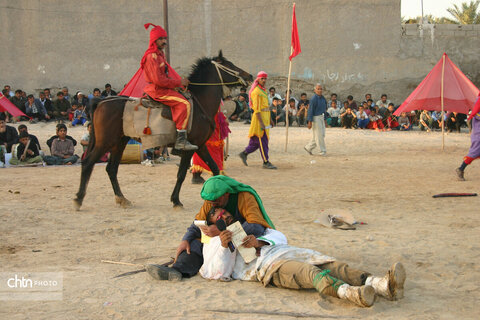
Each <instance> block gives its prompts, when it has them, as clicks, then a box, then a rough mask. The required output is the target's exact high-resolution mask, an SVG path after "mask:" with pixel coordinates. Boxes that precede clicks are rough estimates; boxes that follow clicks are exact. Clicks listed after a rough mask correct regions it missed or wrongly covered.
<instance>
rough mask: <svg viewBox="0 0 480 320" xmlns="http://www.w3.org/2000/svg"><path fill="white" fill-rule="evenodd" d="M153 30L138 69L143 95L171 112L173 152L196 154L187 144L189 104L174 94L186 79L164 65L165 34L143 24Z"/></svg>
mask: <svg viewBox="0 0 480 320" xmlns="http://www.w3.org/2000/svg"><path fill="white" fill-rule="evenodd" d="M150 26H153V29H152V30H151V31H150V43H149V45H148V49H147V51H145V54H144V55H143V58H142V62H141V67H142V69H143V75H144V77H145V80H146V82H147V85H146V86H145V88H144V89H143V90H144V92H145V93H146V94H147V95H148V96H149V97H150V98H152V99H154V100H156V101H158V102H161V103H163V104H165V105H168V106H169V107H170V108H171V110H172V118H173V121H174V122H175V124H176V127H177V141H176V142H175V149H178V150H186V151H190V150H197V149H198V147H197V146H195V145H193V144H191V143H190V142H189V141H188V140H187V125H188V118H189V117H190V108H191V106H190V103H189V102H188V100H187V99H185V97H184V96H183V95H181V94H180V93H179V92H177V91H176V90H175V88H178V87H181V86H184V87H186V86H188V84H189V81H188V79H187V78H183V79H182V78H181V77H180V76H179V75H178V73H176V72H175V70H173V68H172V67H170V65H169V64H168V63H167V60H166V59H165V54H164V53H163V49H164V48H165V47H166V46H167V32H166V31H165V30H164V29H163V28H162V27H160V26H156V25H154V24H152V23H147V24H145V29H148V28H149V27H150Z"/></svg>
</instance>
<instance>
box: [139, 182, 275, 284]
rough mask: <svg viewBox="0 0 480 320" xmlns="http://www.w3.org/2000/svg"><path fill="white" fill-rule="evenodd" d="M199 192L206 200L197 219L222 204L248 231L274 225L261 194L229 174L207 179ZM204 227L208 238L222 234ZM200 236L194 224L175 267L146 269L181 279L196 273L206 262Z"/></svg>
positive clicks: (161, 276)
mask: <svg viewBox="0 0 480 320" xmlns="http://www.w3.org/2000/svg"><path fill="white" fill-rule="evenodd" d="M200 195H201V197H202V199H204V200H205V202H204V203H203V206H202V208H200V212H199V213H198V214H197V215H196V216H195V220H206V219H207V213H208V212H209V211H210V209H211V208H212V207H220V208H225V209H227V210H228V211H229V212H233V213H234V214H233V215H234V217H235V219H236V220H237V221H240V223H241V224H242V227H243V229H244V230H245V232H247V234H253V235H255V236H261V235H262V234H263V233H264V232H265V228H272V229H273V228H275V227H274V225H273V223H272V221H271V220H270V218H269V217H268V215H267V212H266V211H265V208H264V207H263V203H262V200H261V199H260V196H259V195H258V194H257V192H256V191H255V190H254V189H253V188H252V187H250V186H248V185H246V184H243V183H240V182H238V181H236V180H234V179H232V178H230V177H227V176H221V175H219V176H214V177H211V178H210V179H208V180H207V181H205V183H204V184H203V188H202V191H201V193H200ZM201 229H202V231H203V233H204V234H205V235H207V236H209V237H215V236H218V235H219V234H220V231H219V230H218V228H217V227H216V226H215V225H214V224H213V225H210V226H208V227H207V226H202V227H201ZM200 237H201V233H200V228H199V227H197V226H196V225H195V224H193V223H192V225H191V226H190V227H188V229H187V232H186V233H185V235H184V236H183V239H182V242H181V243H180V245H179V246H178V248H177V254H176V258H175V263H174V264H173V265H172V267H171V268H169V267H164V266H160V265H154V266H152V267H151V268H150V269H148V270H147V271H148V273H149V274H150V275H151V276H152V277H153V278H155V279H157V280H179V279H181V278H183V277H187V278H189V277H193V276H194V275H196V274H197V273H198V270H199V269H200V267H201V266H202V264H203V254H202V247H203V245H202V243H201V242H200Z"/></svg>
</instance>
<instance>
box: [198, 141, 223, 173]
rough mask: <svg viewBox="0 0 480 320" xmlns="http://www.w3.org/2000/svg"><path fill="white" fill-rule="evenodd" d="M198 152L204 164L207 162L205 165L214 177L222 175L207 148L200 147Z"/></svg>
mask: <svg viewBox="0 0 480 320" xmlns="http://www.w3.org/2000/svg"><path fill="white" fill-rule="evenodd" d="M196 152H197V154H198V156H199V157H200V158H201V159H202V160H203V162H205V164H206V165H207V166H208V167H209V168H210V171H212V174H213V175H214V176H218V175H219V174H220V170H219V169H218V166H217V164H216V163H215V161H214V160H213V159H212V156H211V155H210V152H208V149H207V146H205V145H203V146H200V147H199V148H198V150H197V151H196Z"/></svg>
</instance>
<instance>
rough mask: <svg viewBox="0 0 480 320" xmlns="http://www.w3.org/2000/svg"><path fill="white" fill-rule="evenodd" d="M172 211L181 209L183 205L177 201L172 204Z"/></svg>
mask: <svg viewBox="0 0 480 320" xmlns="http://www.w3.org/2000/svg"><path fill="white" fill-rule="evenodd" d="M173 209H183V204H182V203H181V202H180V201H179V202H178V203H174V204H173Z"/></svg>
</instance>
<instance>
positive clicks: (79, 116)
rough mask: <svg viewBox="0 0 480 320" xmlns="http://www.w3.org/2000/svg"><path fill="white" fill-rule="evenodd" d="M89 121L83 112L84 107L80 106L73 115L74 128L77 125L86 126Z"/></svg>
mask: <svg viewBox="0 0 480 320" xmlns="http://www.w3.org/2000/svg"><path fill="white" fill-rule="evenodd" d="M86 121H87V114H86V113H85V111H84V110H83V105H81V104H80V105H78V106H77V109H76V110H75V112H74V113H73V121H72V126H75V125H77V124H79V123H80V124H82V125H83V124H84V123H85V122H86Z"/></svg>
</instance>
